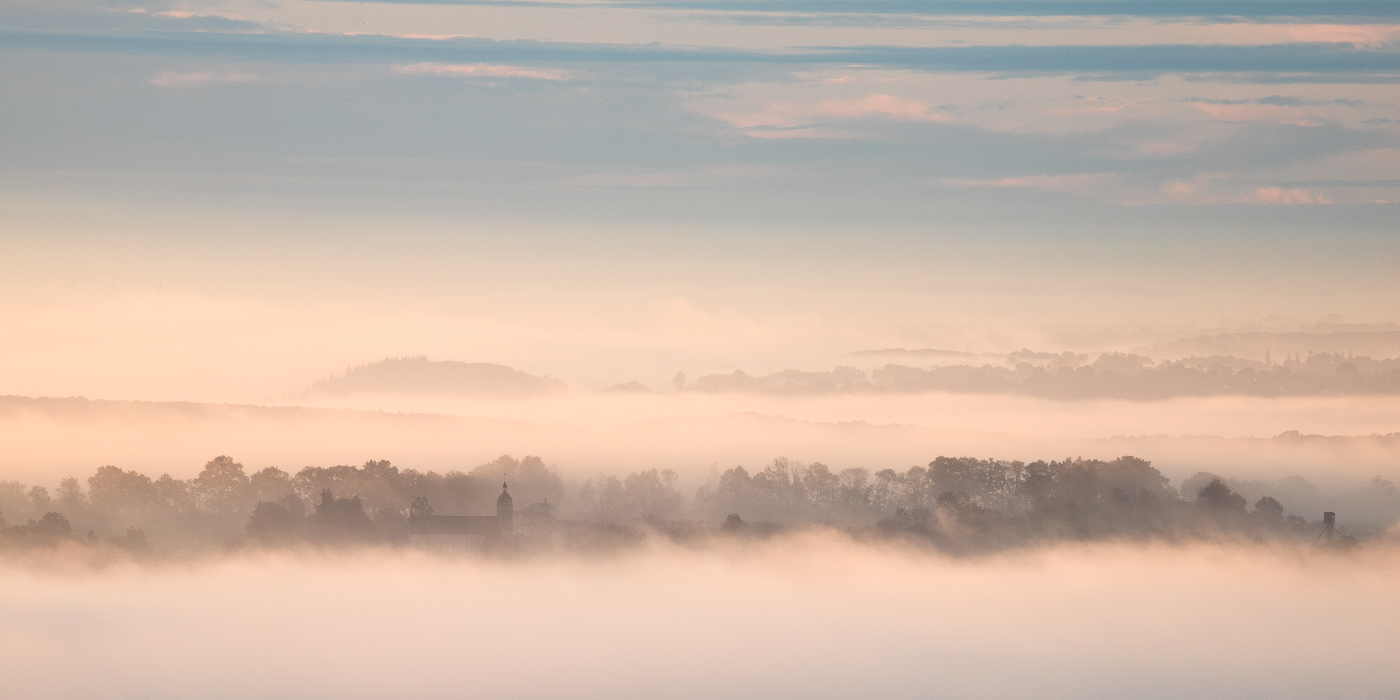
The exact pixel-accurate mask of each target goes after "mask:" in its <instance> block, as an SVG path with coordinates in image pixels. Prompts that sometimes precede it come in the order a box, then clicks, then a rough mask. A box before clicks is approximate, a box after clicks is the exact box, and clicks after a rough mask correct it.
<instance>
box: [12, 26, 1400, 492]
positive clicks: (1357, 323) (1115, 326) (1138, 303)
mask: <svg viewBox="0 0 1400 700" xmlns="http://www.w3.org/2000/svg"><path fill="white" fill-rule="evenodd" d="M1398 85H1400V11H1397V10H1396V9H1395V7H1394V6H1393V4H1392V3H1383V2H1368V1H1358V2H1327V3H1322V2H1309V1H1302V0H1299V1H1280V2H1268V1H1263V0H1259V1H1255V0H1237V1H1233V2H1212V3H1203V2H1146V1H1141V2H1128V1H1113V0H1085V1H1080V2H1070V1H1063V2H1062V1H1059V0H1004V1H1003V0H987V1H983V2H969V1H949V2H898V1H895V0H888V1H868V2H843V1H840V0H754V1H751V2H750V1H744V0H712V1H697V2H531V1H528V0H521V1H513V0H500V1H482V2H471V1H462V2H458V1H455V0H437V1H431V2H400V1H395V2H323V1H320V0H291V1H286V2H280V1H267V0H256V1H254V0H249V1H246V2H245V1H243V0H207V1H206V0H193V1H189V2H142V1H140V0H110V1H101V0H91V1H77V0H57V1H43V2H38V1H32V0H3V1H0V95H3V96H4V99H0V246H3V251H4V255H0V316H3V318H4V320H5V323H6V327H7V336H8V337H9V338H10V339H11V340H10V342H7V343H5V344H3V346H0V394H13V395H21V396H85V397H89V398H94V399H112V400H147V401H195V402H233V403H257V404H287V403H297V402H299V401H304V400H303V399H301V398H298V397H299V396H301V394H300V392H301V391H302V390H304V389H305V388H306V387H307V386H309V385H310V384H311V383H313V382H315V381H317V380H320V379H323V378H325V377H328V376H331V375H334V374H336V373H339V372H342V371H344V370H345V368H347V367H349V366H355V365H361V364H365V363H369V362H373V361H376V360H379V359H382V358H385V357H413V356H420V355H426V356H428V357H430V358H431V359H434V360H461V361H473V362H495V363H499V364H504V365H509V366H511V367H515V368H517V369H520V370H522V371H525V372H529V373H532V374H537V375H550V376H554V377H557V378H559V379H561V380H563V381H564V382H566V383H567V384H569V385H570V386H571V387H573V388H574V389H575V390H577V391H579V392H592V391H596V390H599V389H602V388H604V387H608V386H611V385H613V384H616V383H619V382H627V381H641V382H643V383H644V384H646V385H647V386H648V387H651V388H653V389H668V388H669V387H670V386H671V383H672V379H673V376H674V375H675V373H676V372H678V371H680V372H685V373H687V374H688V376H690V377H692V378H693V377H697V376H700V375H703V374H707V373H713V372H731V371H734V370H744V371H748V372H751V373H759V374H761V373H766V372H770V371H776V370H781V369H787V368H796V369H803V370H823V371H825V370H829V369H830V368H831V367H833V366H836V365H840V364H851V363H852V362H853V360H852V359H851V357H852V356H851V353H853V352H857V351H861V350H871V349H878V348H896V347H904V348H939V349H944V350H951V351H959V352H978V353H1006V352H1011V351H1015V350H1019V349H1022V348H1030V349H1033V350H1038V351H1047V352H1061V351H1067V350H1069V351H1074V352H1102V351H1114V350H1131V349H1133V348H1136V347H1141V346H1145V345H1151V344H1152V343H1155V342H1170V341H1173V340H1176V339H1178V338H1182V337H1190V336H1193V335H1197V334H1203V333H1214V332H1230V331H1238V330H1309V329H1316V328H1319V327H1321V326H1318V325H1317V324H1318V323H1323V324H1330V325H1326V327H1327V328H1334V329H1335V328H1359V329H1365V328H1382V329H1393V326H1389V325H1384V324H1387V323H1392V324H1393V322H1394V321H1395V320H1396V319H1395V316H1394V309H1396V308H1398V307H1397V303H1400V284H1397V283H1396V278H1395V275H1394V270H1395V269H1396V265H1397V263H1400V246H1397V235H1396V230H1395V222H1396V221H1397V211H1400V210H1397V207H1400V119H1397V117H1396V115H1397V114H1400V110H1397V103H1400V87H1397V86H1398ZM1348 324H1350V325H1348ZM1367 324H1371V325H1369V326H1368V325H1367ZM1376 324H1380V325H1376ZM571 401H572V399H571ZM977 401H980V399H979V400H977ZM1018 401H1019V400H1018ZM969 402H972V403H969ZM1033 403H1034V402H1029V403H1028V402H1019V403H1018V402H1012V404H1005V405H1003V404H996V402H992V404H994V405H990V406H984V405H982V404H979V403H976V401H974V400H971V399H969V400H967V401H961V402H960V401H957V400H947V401H944V400H940V401H939V402H934V403H932V404H928V405H924V404H920V403H918V401H917V400H910V401H908V402H904V403H900V402H895V403H894V404H882V403H880V402H875V401H869V402H860V401H845V402H827V403H824V404H823V403H820V402H816V403H808V404H802V405H798V404H796V403H791V402H789V403H786V404H782V405H780V406H775V405H772V404H765V403H762V402H757V401H750V400H744V401H737V402H729V403H723V404H722V405H716V404H711V403H705V402H704V401H700V403H698V404H697V403H691V404H683V403H679V402H669V403H667V402H664V401H662V402H653V403H646V402H642V403H640V404H636V405H630V406H623V407H622V408H617V407H616V406H618V405H621V404H618V403H616V402H614V404H616V405H614V404H609V405H608V406H607V407H602V408H600V404H598V403H596V402H591V401H582V402H577V401H576V402H573V403H563V404H550V405H541V404H538V403H535V404H525V403H519V402H517V403H510V402H505V403H498V404H492V405H489V406H483V405H470V406H462V405H454V406H446V407H444V406H442V405H437V404H430V403H424V402H418V403H408V404H405V403H393V402H379V403H370V404H365V403H357V404H336V405H334V406H333V407H349V408H358V409H381V410H390V411H426V412H435V411H442V412H446V413H452V414H459V415H468V416H477V417H484V418H489V419H493V420H494V419H500V420H525V421H533V422H536V423H543V424H550V425H552V424H560V425H565V426H571V427H572V428H579V427H582V426H590V425H598V424H600V423H607V424H609V425H613V426H616V425H619V424H622V423H627V422H630V421H637V420H641V421H645V420H651V419H658V420H665V419H671V418H676V417H689V418H704V417H706V416H718V415H728V414H730V413H733V412H736V411H739V412H742V411H754V412H757V413H758V414H761V415H765V416H782V417H787V418H793V419H797V420H808V421H818V422H834V423H841V422H843V421H861V420H867V421H872V422H875V423H878V424H881V425H904V424H917V425H920V426H924V427H928V426H935V427H937V426H943V427H946V428H948V429H958V430H961V429H964V428H966V429H975V430H979V431H982V432H983V433H986V434H991V435H1001V434H1005V433H1008V432H1016V431H1017V430H1020V431H1021V433H1025V434H1034V435H1041V436H1043V435H1045V434H1047V433H1048V432H1050V431H1051V430H1052V429H1053V428H1052V426H1054V425H1055V424H1056V423H1055V420H1053V419H1054V418H1055V417H1056V416H1059V415H1061V414H1062V413H1063V411H1062V409H1061V408H1059V407H1056V406H1051V405H1040V404H1036V405H1031V404H1033ZM1303 404H1306V405H1300V404H1296V403H1295V404H1278V403H1269V402H1259V401H1254V402H1251V401H1240V402H1238V403H1237V404H1228V406H1229V407H1228V408H1225V409H1222V408H1220V406H1221V404H1218V403H1215V404H1211V403H1209V402H1207V404H1191V403H1190V402H1186V403H1179V404H1173V405H1172V406H1173V407H1170V408H1160V407H1150V406H1149V407H1141V406H1139V407H1129V408H1124V407H1123V406H1120V405H1118V404H1112V403H1109V404H1095V405H1093V406H1090V407H1087V408H1084V410H1083V411H1079V412H1074V413H1075V415H1079V416H1081V417H1080V418H1076V419H1074V420H1073V421H1070V422H1069V423H1068V424H1067V425H1072V426H1077V427H1074V428H1072V429H1070V428H1066V430H1069V432H1070V433H1072V434H1071V435H1066V436H1063V437H1065V438H1066V439H1081V438H1082V439H1106V438H1111V437H1114V436H1117V435H1157V434H1162V433H1166V434H1171V435H1182V434H1189V435H1201V434H1214V435H1220V436H1226V437H1255V438H1268V437H1272V436H1273V435H1276V434H1278V433H1279V432H1281V431H1283V430H1289V429H1300V430H1303V431H1304V432H1309V431H1313V432H1322V433H1326V434H1369V433H1371V432H1377V433H1385V432H1393V431H1394V430H1395V429H1396V427H1395V426H1394V425H1393V421H1388V419H1387V418H1386V416H1388V415H1393V413H1392V409H1393V408H1394V407H1393V405H1392V402H1390V400H1389V399H1384V398H1380V399H1368V400H1366V401H1350V402H1349V401H1347V400H1339V401H1338V402H1337V403H1336V404H1326V405H1324V404H1323V403H1313V404H1308V403H1307V402H1303ZM636 406H643V407H642V408H636ZM891 406H893V407H891ZM1159 409H1160V410H1159ZM600 416H606V417H607V418H606V419H604V418H600ZM1215 416H1222V417H1221V418H1219V419H1218V420H1217V419H1216V418H1214V417H1215ZM1061 424H1065V423H1063V422H1062V423H1061ZM16 426H20V424H18V423H17V424H14V425H11V426H10V427H9V428H7V429H9V430H12V431H18V432H20V433H23V432H24V431H25V430H27V428H24V427H22V426H21V427H16ZM63 434H68V433H63ZM79 434H82V430H79ZM1018 434H1020V433H1018ZM71 444H72V445H82V444H88V446H89V447H91V448H92V449H93V450H97V449H98V448H99V447H102V444H101V443H85V442H84V441H83V440H82V439H74V440H72V441H71ZM396 444H397V443H396ZM976 444H979V445H980V444H983V443H980V442H979V443H976ZM1055 444H1057V445H1058V444H1059V443H1055ZM766 445H767V443H765V447H764V449H765V450H767V449H769V448H768V447H767V446H766ZM34 449H35V450H38V449H39V446H34ZM123 449H125V448H123ZM199 449H206V448H205V447H203V446H201V447H199ZM208 449H214V448H213V447H212V446H211V447H209V448H208ZM510 449H511V450H513V451H519V450H520V449H528V448H521V447H520V446H519V445H513V446H511V448H510ZM773 449H777V448H773ZM220 451H224V450H222V449H221V450H220ZM25 454H26V455H29V454H31V452H28V451H26V452H25ZM84 454H87V453H86V452H84ZM210 456H212V455H210ZM770 456H771V455H770ZM1104 456H1106V457H1109V458H1111V457H1112V456H1116V455H1104ZM805 457H806V458H807V459H820V458H821V457H822V456H821V455H812V454H808V455H806V456H805ZM298 458H300V457H298ZM94 459H95V457H94ZM12 461H13V460H12ZM706 463H707V464H708V460H706ZM191 464H192V465H194V466H196V467H197V464H198V463H197V462H191ZM8 468H15V467H14V465H13V464H10V465H8ZM192 468H193V467H192Z"/></svg>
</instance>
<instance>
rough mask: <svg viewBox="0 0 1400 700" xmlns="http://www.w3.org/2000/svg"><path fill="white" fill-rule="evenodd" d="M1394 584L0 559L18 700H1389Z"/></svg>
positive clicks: (401, 559) (673, 554)
mask: <svg viewBox="0 0 1400 700" xmlns="http://www.w3.org/2000/svg"><path fill="white" fill-rule="evenodd" d="M1397 581H1400V555H1397V553H1396V551H1395V550H1393V549H1363V550H1359V551H1357V552H1354V553H1353V554H1350V555H1332V554H1322V553H1318V552H1314V551H1307V552H1304V551H1295V550H1271V549H1268V548H1262V547H1251V548H1235V547H1215V546H1198V547H1194V548H1186V547H1168V546H1147V547H1126V546H1114V545H1105V546H1094V547H1088V548H1080V547H1062V548H1057V549H1052V550H1048V551H1043V552H1039V553H1036V554H1034V555H1023V556H1015V557H1007V558H991V559H980V560H972V561H955V560H949V559H943V558H939V557H936V556H930V555H926V554H915V553H909V552H905V551H902V550H896V549H881V548H872V547H868V546H855V545H852V544H850V543H848V542H846V541H844V540H841V539H839V538H836V537H834V536H811V537H804V538H799V539H782V540H777V541H770V542H769V543H766V544H762V545H748V546H744V547H739V548H730V547H719V548H715V549H708V550H703V551H694V550H680V549H675V548H670V547H667V546H664V545H660V544H658V545H655V546H654V547H651V548H649V549H646V550H643V551H642V552H639V553H635V554H631V555H626V556H619V557H615V558H608V559H603V560H578V559H549V560H535V561H527V562H514V563H501V562H491V561H486V560H478V559H471V558H465V559H463V558H458V559H439V558H434V557H430V556H426V555H420V554H414V553H407V554H397V553H396V554H390V553H382V554H374V553H371V554H364V555H358V556H350V557H345V558H326V559H318V558H314V557H313V558H306V557H304V556H303V557H300V558H293V557H282V556H261V557H254V558H248V559H234V560H223V561H219V562H215V563H207V564H198V565H190V566H166V567H153V568H145V569H140V568H130V569H108V570H105V571H103V572H101V573H91V572H89V573H83V572H80V571H66V572H65V571H55V570H53V569H34V568H24V567H22V566H20V565H18V564H15V563H10V564H7V565H6V568H4V569H0V616H2V617H3V619H5V620H6V623H5V624H4V625H3V626H0V671H2V672H3V679H4V680H3V681H0V683H2V684H3V691H4V694H5V695H7V696H8V697H25V698H90V697H107V698H138V697H139V698H155V699H159V698H185V697H192V696H198V697H206V698H247V697H264V698H301V697H340V698H382V697H419V698H448V697H493V698H542V697H573V698H593V697H597V698H653V697H663V696H664V697H676V698H715V697H729V698H789V697H791V698H798V697H801V698H850V697H881V698H903V697H908V698H927V697H935V696H937V697H958V698H978V697H1042V698H1062V697H1063V698H1070V697H1073V698H1165V697H1233V698H1254V697H1259V698H1265V697H1268V698H1294V697H1297V698H1302V697H1351V698H1373V697H1374V698H1381V697H1391V696H1392V694H1393V691H1394V688H1396V687H1397V684H1400V668H1397V666H1396V665H1395V664H1394V663H1393V661H1394V659H1393V654H1394V649H1393V645H1392V644H1390V643H1388V641H1387V640H1391V639H1393V636H1394V630H1395V629H1397V626H1400V584H1397ZM1013 659H1014V660H1015V661H1014V663H1012V664H1010V665H1008V661H1009V660H1013Z"/></svg>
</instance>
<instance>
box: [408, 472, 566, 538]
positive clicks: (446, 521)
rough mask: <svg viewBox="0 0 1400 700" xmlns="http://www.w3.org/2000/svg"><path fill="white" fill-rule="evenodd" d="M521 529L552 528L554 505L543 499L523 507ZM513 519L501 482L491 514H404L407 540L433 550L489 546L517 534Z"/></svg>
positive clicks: (512, 506)
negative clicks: (406, 520)
mask: <svg viewBox="0 0 1400 700" xmlns="http://www.w3.org/2000/svg"><path fill="white" fill-rule="evenodd" d="M520 516H521V518H520V519H521V522H520V523H519V524H520V526H521V528H522V529H523V530H524V531H525V532H534V531H538V530H541V529H553V528H554V527H555V520H554V506H551V505H550V504H549V499H548V498H546V499H545V500H544V502H542V503H534V504H531V505H528V506H526V507H525V509H524V510H523V511H521V513H520ZM518 533H519V531H518V530H516V522H515V499H513V498H511V496H510V491H509V487H508V486H507V485H506V484H504V483H503V484H501V495H500V496H498V497H497V498H496V514H495V515H414V514H410V515H409V516H408V539H409V542H410V543H412V544H415V545H419V546H426V547H429V548H433V549H464V548H472V549H475V548H481V547H485V546H489V545H491V544H494V543H496V542H499V541H501V540H503V539H506V538H509V537H510V536H512V535H515V534H518Z"/></svg>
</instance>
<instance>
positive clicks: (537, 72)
mask: <svg viewBox="0 0 1400 700" xmlns="http://www.w3.org/2000/svg"><path fill="white" fill-rule="evenodd" d="M398 70H399V72H400V73H416V74H428V75H456V76H462V77H468V78H472V77H475V78H535V79H538V80H565V79H567V78H568V73H565V72H564V71H561V70H555V69H553V68H522V67H520V66H493V65H490V64H487V63H474V64H470V65H453V64H448V63H415V64H413V65H409V66H404V67H402V68H399V69H398Z"/></svg>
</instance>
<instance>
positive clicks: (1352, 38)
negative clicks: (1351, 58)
mask: <svg viewBox="0 0 1400 700" xmlns="http://www.w3.org/2000/svg"><path fill="white" fill-rule="evenodd" d="M1288 33H1289V35H1290V36H1291V37H1292V38H1293V40H1294V41H1319V42H1328V43H1330V42H1342V43H1351V44H1360V45H1362V46H1383V45H1385V44H1391V43H1395V42H1396V41H1400V26H1396V25H1393V24H1392V25H1369V26H1366V25H1354V24H1300V25H1296V26H1293V27H1290V28H1289V30H1288Z"/></svg>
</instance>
